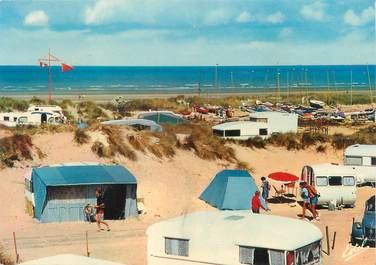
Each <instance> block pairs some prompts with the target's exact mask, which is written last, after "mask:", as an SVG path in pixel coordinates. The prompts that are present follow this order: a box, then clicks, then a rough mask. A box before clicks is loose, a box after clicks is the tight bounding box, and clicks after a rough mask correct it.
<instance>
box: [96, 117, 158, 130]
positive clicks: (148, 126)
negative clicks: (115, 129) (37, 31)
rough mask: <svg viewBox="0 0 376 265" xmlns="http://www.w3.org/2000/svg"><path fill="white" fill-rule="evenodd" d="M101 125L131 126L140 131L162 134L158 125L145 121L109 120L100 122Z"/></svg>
mask: <svg viewBox="0 0 376 265" xmlns="http://www.w3.org/2000/svg"><path fill="white" fill-rule="evenodd" d="M102 124H103V125H124V126H132V127H134V128H137V129H140V130H149V131H152V132H162V131H163V128H162V126H160V125H159V124H158V123H156V122H155V121H152V120H146V119H130V120H111V121H104V122H102Z"/></svg>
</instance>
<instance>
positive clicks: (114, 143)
mask: <svg viewBox="0 0 376 265" xmlns="http://www.w3.org/2000/svg"><path fill="white" fill-rule="evenodd" d="M101 130H102V132H103V133H105V134H106V135H107V141H108V144H109V146H108V147H106V148H105V149H106V150H105V153H106V154H107V156H109V157H112V156H115V155H116V154H120V155H122V156H124V157H126V158H128V159H130V160H132V161H135V160H137V156H136V153H135V152H134V151H133V150H132V149H131V148H130V146H129V145H128V144H126V143H125V142H124V136H123V134H122V131H121V129H120V128H119V127H117V126H103V127H101Z"/></svg>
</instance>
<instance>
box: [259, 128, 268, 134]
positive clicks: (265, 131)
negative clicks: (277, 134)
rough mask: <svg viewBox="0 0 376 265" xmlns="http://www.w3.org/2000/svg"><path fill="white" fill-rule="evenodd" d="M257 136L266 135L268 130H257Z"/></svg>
mask: <svg viewBox="0 0 376 265" xmlns="http://www.w3.org/2000/svg"><path fill="white" fill-rule="evenodd" d="M259 135H268V129H259Z"/></svg>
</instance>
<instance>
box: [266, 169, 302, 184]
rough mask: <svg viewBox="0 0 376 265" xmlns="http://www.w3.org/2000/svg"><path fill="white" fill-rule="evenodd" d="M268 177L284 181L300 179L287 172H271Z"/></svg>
mask: <svg viewBox="0 0 376 265" xmlns="http://www.w3.org/2000/svg"><path fill="white" fill-rule="evenodd" d="M268 178H269V179H271V180H275V181H278V182H283V183H288V182H295V181H298V180H299V178H298V177H297V176H295V175H293V174H290V173H287V172H274V173H271V174H269V176H268Z"/></svg>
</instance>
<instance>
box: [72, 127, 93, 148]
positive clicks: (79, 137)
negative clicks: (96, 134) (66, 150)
mask: <svg viewBox="0 0 376 265" xmlns="http://www.w3.org/2000/svg"><path fill="white" fill-rule="evenodd" d="M74 141H75V142H76V143H77V144H79V145H82V144H87V143H88V142H89V141H90V136H89V135H88V134H87V133H86V131H85V130H84V129H76V130H75V131H74Z"/></svg>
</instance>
